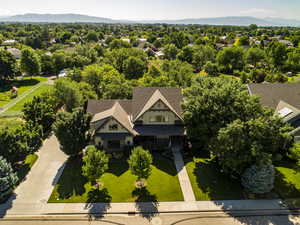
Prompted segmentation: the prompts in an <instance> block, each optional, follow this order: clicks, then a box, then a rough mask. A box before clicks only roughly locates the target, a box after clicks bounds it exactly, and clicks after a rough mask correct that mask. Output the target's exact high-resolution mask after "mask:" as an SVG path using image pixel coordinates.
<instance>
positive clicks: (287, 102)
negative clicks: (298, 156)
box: [248, 83, 300, 136]
mask: <svg viewBox="0 0 300 225" xmlns="http://www.w3.org/2000/svg"><path fill="white" fill-rule="evenodd" d="M248 90H249V93H250V95H257V96H259V97H260V99H261V103H262V104H263V105H265V106H268V107H271V108H272V109H274V110H275V113H277V114H278V115H279V116H280V117H281V118H283V120H284V121H285V122H287V123H289V124H291V125H292V126H293V127H294V128H295V130H293V132H292V134H294V135H295V136H300V83H290V84H288V83H287V84H248Z"/></svg>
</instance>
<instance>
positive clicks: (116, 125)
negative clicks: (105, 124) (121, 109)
mask: <svg viewBox="0 0 300 225" xmlns="http://www.w3.org/2000/svg"><path fill="white" fill-rule="evenodd" d="M109 130H110V131H115V130H118V124H112V125H109Z"/></svg>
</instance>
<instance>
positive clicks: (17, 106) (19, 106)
mask: <svg viewBox="0 0 300 225" xmlns="http://www.w3.org/2000/svg"><path fill="white" fill-rule="evenodd" d="M51 87H52V86H51V85H49V84H42V85H41V86H40V87H38V88H37V89H36V90H34V91H33V92H31V93H30V94H28V95H27V96H26V97H25V98H23V99H22V100H21V101H19V102H17V104H15V105H14V106H12V107H10V108H9V109H8V110H7V111H6V112H5V113H14V112H19V111H21V110H22V109H23V106H24V104H25V103H26V102H29V101H31V100H32V99H33V97H34V96H37V95H40V94H41V93H43V92H45V91H48V90H50V88H51Z"/></svg>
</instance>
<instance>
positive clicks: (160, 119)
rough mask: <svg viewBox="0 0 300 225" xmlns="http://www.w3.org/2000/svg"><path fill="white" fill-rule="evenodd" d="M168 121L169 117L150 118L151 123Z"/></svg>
mask: <svg viewBox="0 0 300 225" xmlns="http://www.w3.org/2000/svg"><path fill="white" fill-rule="evenodd" d="M168 121H169V118H168V116H163V115H157V116H152V117H150V122H153V123H166V122H168Z"/></svg>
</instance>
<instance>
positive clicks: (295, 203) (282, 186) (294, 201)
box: [274, 168, 300, 209]
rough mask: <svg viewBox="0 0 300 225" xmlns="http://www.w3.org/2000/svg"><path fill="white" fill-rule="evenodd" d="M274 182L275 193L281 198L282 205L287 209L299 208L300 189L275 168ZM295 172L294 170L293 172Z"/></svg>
mask: <svg viewBox="0 0 300 225" xmlns="http://www.w3.org/2000/svg"><path fill="white" fill-rule="evenodd" d="M275 170H276V175H275V182H274V189H275V191H276V193H277V194H278V195H279V196H280V197H281V198H282V199H283V204H284V206H286V207H288V208H289V209H299V208H300V190H299V189H297V188H296V187H295V184H293V183H292V182H289V181H288V180H287V178H286V176H284V174H283V173H281V172H280V171H279V170H278V169H277V168H276V169H275ZM293 173H294V174H295V173H296V172H295V171H294V172H293Z"/></svg>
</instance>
